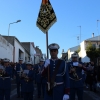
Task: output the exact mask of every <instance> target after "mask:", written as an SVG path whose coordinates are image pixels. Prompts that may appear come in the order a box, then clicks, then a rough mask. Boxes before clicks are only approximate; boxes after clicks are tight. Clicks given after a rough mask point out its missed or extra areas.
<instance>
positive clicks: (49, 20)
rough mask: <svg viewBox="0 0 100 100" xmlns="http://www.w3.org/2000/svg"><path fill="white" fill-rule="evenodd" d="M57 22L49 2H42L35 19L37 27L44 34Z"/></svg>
mask: <svg viewBox="0 0 100 100" xmlns="http://www.w3.org/2000/svg"><path fill="white" fill-rule="evenodd" d="M56 21H57V18H56V15H55V12H54V10H53V7H52V5H51V3H50V1H49V0H42V3H41V7H40V11H39V14H38V18H37V22H36V24H37V27H39V29H40V30H41V31H42V32H44V33H46V32H47V31H48V30H49V29H50V28H51V26H52V25H53V24H54V23H55V22H56Z"/></svg>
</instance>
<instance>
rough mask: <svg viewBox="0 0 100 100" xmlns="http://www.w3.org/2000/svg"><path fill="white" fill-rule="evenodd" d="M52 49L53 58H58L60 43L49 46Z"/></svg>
mask: <svg viewBox="0 0 100 100" xmlns="http://www.w3.org/2000/svg"><path fill="white" fill-rule="evenodd" d="M48 48H49V50H50V55H51V58H52V59H57V55H58V49H59V48H60V47H59V45H58V44H56V43H52V44H50V45H49V46H48Z"/></svg>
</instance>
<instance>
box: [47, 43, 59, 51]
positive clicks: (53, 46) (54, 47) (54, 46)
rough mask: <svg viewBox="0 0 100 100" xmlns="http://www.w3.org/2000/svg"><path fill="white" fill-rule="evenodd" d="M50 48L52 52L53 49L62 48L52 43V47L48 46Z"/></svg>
mask: <svg viewBox="0 0 100 100" xmlns="http://www.w3.org/2000/svg"><path fill="white" fill-rule="evenodd" d="M48 48H49V50H52V49H59V48H60V47H59V45H58V44H56V43H52V44H50V45H49V46H48Z"/></svg>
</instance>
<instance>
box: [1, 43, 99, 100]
mask: <svg viewBox="0 0 100 100" xmlns="http://www.w3.org/2000/svg"><path fill="white" fill-rule="evenodd" d="M59 48H60V47H59V45H58V44H56V43H53V44H50V45H49V47H48V49H49V50H50V55H51V59H47V60H44V59H40V62H39V63H38V64H35V65H33V64H32V63H31V62H30V61H28V62H26V63H23V59H22V58H19V62H18V63H12V62H10V61H9V59H6V58H5V59H0V100H4V98H5V100H10V93H11V81H12V80H13V79H15V80H16V88H17V91H16V92H17V98H23V99H24V100H33V94H34V92H36V91H34V84H36V86H37V98H38V99H39V98H41V97H42V98H44V100H75V96H76V95H77V97H78V100H83V91H84V85H85V86H86V88H89V90H90V91H94V92H97V86H98V87H100V85H99V83H98V82H99V81H100V80H99V77H100V75H99V71H100V70H99V67H97V66H96V65H95V63H94V62H93V61H91V62H89V63H83V62H82V61H81V60H80V59H79V57H78V54H77V53H74V54H72V57H71V59H72V60H71V62H65V61H64V60H62V59H59V58H58V57H57V55H58V49H59ZM97 83H98V84H97Z"/></svg>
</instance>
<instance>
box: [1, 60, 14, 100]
mask: <svg viewBox="0 0 100 100" xmlns="http://www.w3.org/2000/svg"><path fill="white" fill-rule="evenodd" d="M3 62H4V65H3V66H1V67H0V100H4V98H5V100H10V92H11V77H10V76H11V74H12V70H11V68H10V66H9V59H4V60H3Z"/></svg>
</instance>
